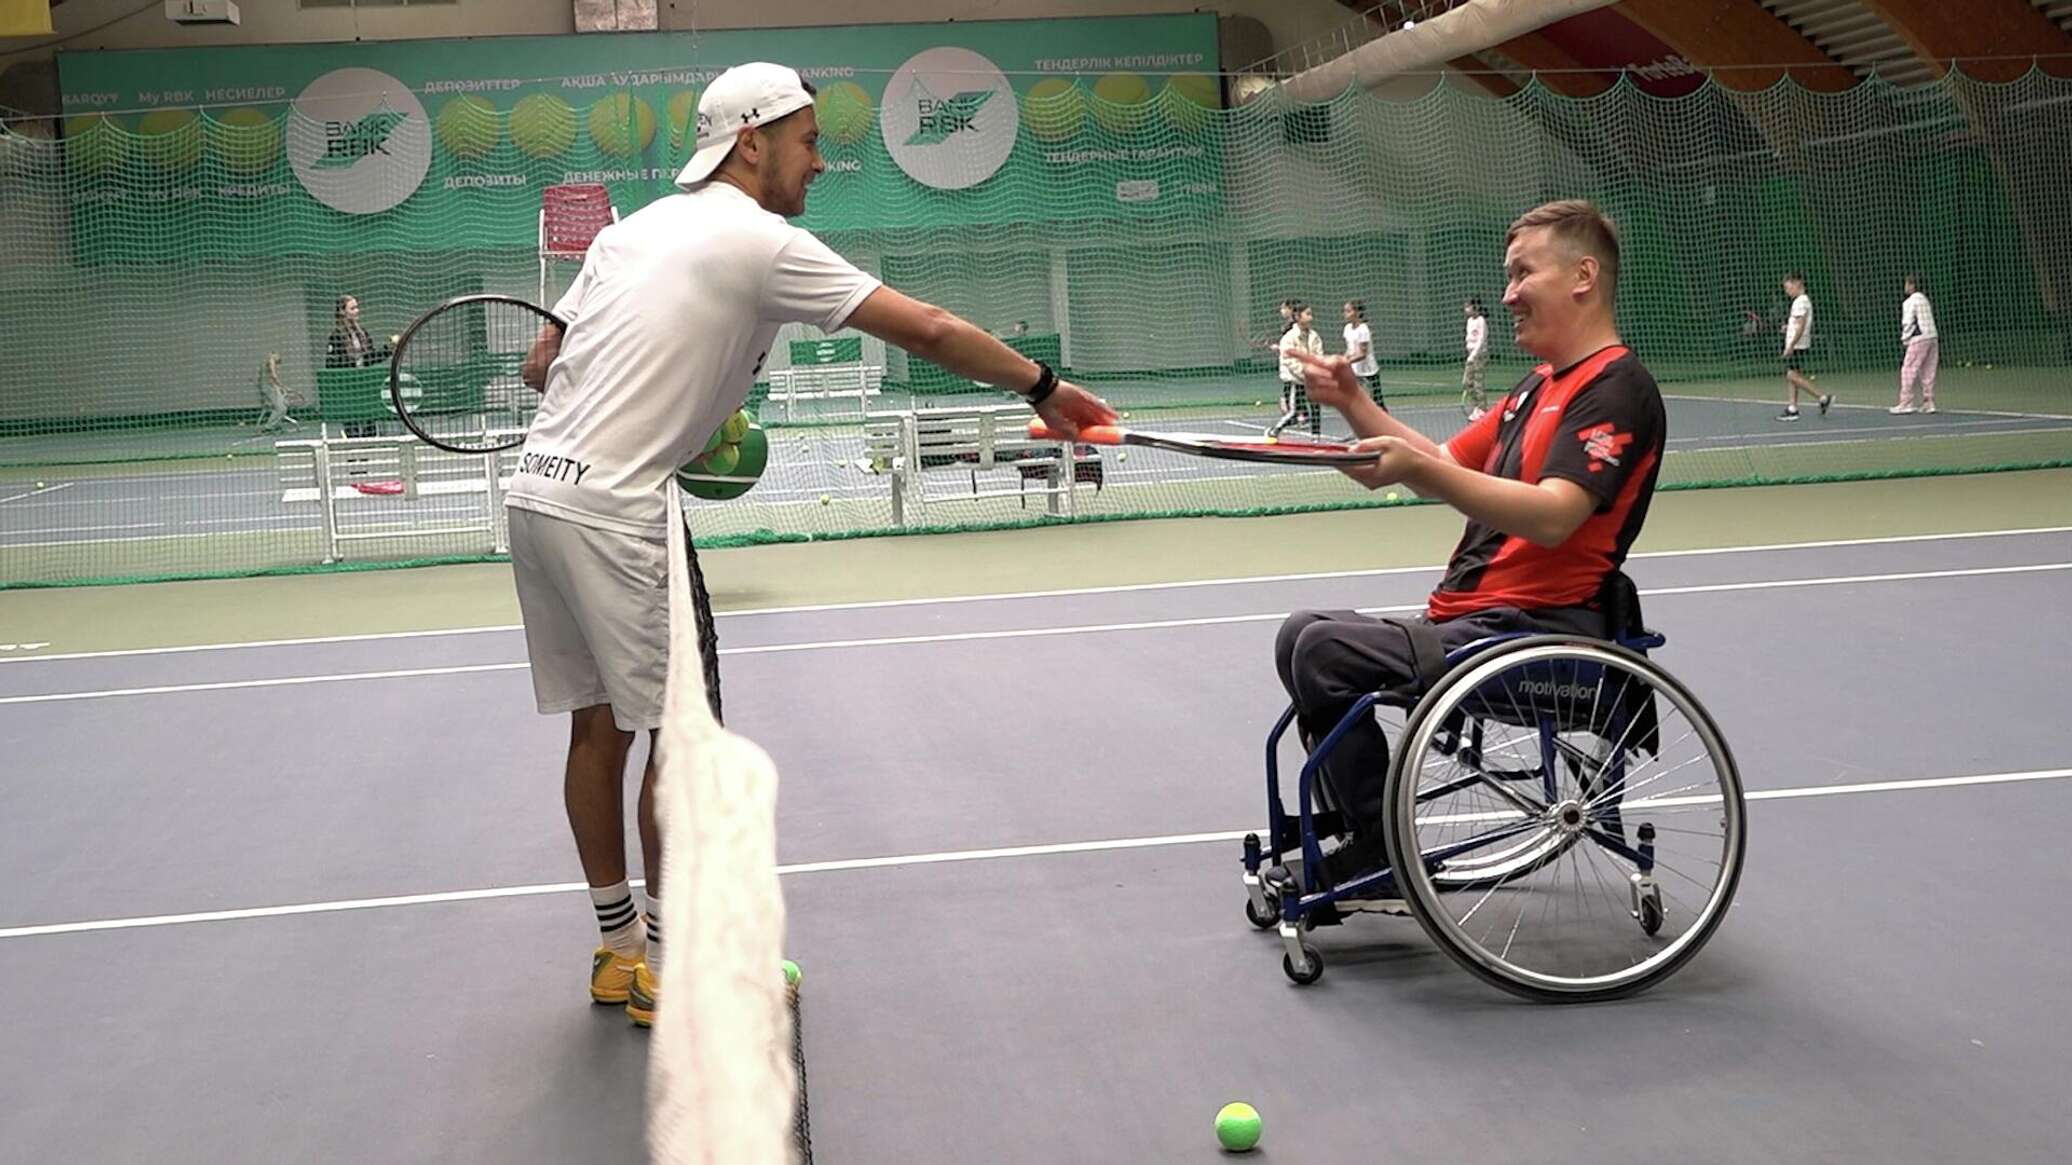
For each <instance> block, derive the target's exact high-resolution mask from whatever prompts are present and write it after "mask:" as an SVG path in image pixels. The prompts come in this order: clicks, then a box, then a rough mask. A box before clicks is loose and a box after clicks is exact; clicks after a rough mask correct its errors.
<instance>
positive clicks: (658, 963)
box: [647, 894, 662, 979]
mask: <svg viewBox="0 0 2072 1165" xmlns="http://www.w3.org/2000/svg"><path fill="white" fill-rule="evenodd" d="M647 969H648V974H650V975H652V976H654V977H655V978H657V979H660V978H661V977H662V903H661V900H660V899H657V898H656V897H655V896H654V895H653V894H650V895H648V903H647Z"/></svg>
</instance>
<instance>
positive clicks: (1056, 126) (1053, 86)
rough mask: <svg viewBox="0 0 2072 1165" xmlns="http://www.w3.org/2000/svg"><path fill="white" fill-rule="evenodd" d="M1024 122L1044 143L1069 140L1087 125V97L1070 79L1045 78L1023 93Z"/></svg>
mask: <svg viewBox="0 0 2072 1165" xmlns="http://www.w3.org/2000/svg"><path fill="white" fill-rule="evenodd" d="M1022 123H1023V124H1024V125H1027V126H1028V127H1029V132H1030V133H1032V134H1035V135H1036V137H1037V139H1038V140H1040V141H1046V142H1062V141H1065V140H1066V139H1068V138H1070V137H1072V136H1073V135H1074V134H1077V133H1078V132H1079V129H1080V127H1081V126H1083V125H1085V124H1086V94H1084V93H1082V92H1080V90H1079V86H1077V85H1075V84H1073V83H1072V82H1071V80H1070V79H1068V78H1065V77H1045V78H1044V79H1043V80H1041V81H1038V82H1036V83H1035V84H1034V85H1031V86H1029V91H1028V92H1027V93H1026V94H1023V96H1022Z"/></svg>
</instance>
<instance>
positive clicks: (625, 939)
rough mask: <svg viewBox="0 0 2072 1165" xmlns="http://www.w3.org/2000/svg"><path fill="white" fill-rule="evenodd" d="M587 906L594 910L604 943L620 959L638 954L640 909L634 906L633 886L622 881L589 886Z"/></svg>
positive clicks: (637, 959)
mask: <svg viewBox="0 0 2072 1165" xmlns="http://www.w3.org/2000/svg"><path fill="white" fill-rule="evenodd" d="M590 905H591V906H593V907H595V908H596V910H597V929H598V930H599V931H600V932H602V933H603V935H604V945H605V946H607V947H610V948H611V950H612V953H613V954H616V955H618V956H619V957H620V958H622V959H631V960H634V961H636V962H637V961H639V959H640V956H641V935H640V911H638V910H635V909H634V908H633V887H631V886H629V885H627V884H626V883H625V882H624V881H620V882H617V883H614V884H613V885H610V886H592V887H590Z"/></svg>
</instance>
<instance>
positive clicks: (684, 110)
mask: <svg viewBox="0 0 2072 1165" xmlns="http://www.w3.org/2000/svg"><path fill="white" fill-rule="evenodd" d="M663 112H664V113H665V114H667V115H668V117H669V150H670V152H671V153H673V154H681V153H683V152H684V147H685V146H686V145H688V144H689V143H691V142H692V141H695V140H696V138H697V134H696V133H694V132H693V131H692V129H691V119H692V118H695V117H697V116H698V91H697V90H696V89H678V90H677V91H676V92H674V93H672V94H670V95H669V104H668V105H666V106H664V107H663Z"/></svg>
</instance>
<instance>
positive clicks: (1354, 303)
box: [1345, 299, 1367, 319]
mask: <svg viewBox="0 0 2072 1165" xmlns="http://www.w3.org/2000/svg"><path fill="white" fill-rule="evenodd" d="M1345 306H1347V307H1349V308H1351V309H1353V314H1354V315H1356V316H1360V317H1361V318H1363V319H1364V318H1365V317H1366V315H1367V304H1366V302H1365V301H1363V300H1358V299H1348V300H1346V301H1345Z"/></svg>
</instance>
